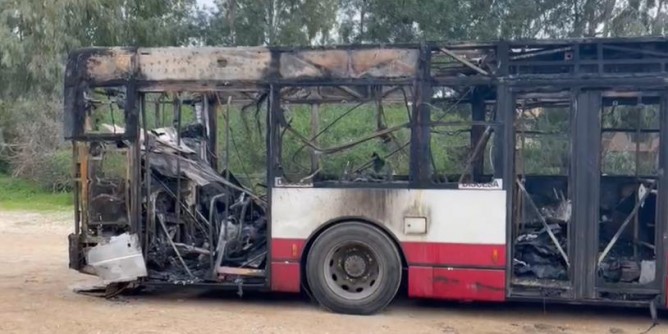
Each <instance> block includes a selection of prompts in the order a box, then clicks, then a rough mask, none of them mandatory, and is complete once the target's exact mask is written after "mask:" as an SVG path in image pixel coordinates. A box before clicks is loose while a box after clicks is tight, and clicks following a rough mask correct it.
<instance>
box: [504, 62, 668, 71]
mask: <svg viewBox="0 0 668 334" xmlns="http://www.w3.org/2000/svg"><path fill="white" fill-rule="evenodd" d="M667 61H668V59H608V60H581V61H580V62H579V63H578V65H597V64H603V65H638V64H640V65H647V64H664V63H666V62H667ZM510 64H511V65H512V66H551V65H553V66H575V65H576V63H575V62H574V61H572V60H530V61H517V62H512V63H510ZM601 73H606V72H601ZM641 73H645V72H641ZM649 73H661V72H649Z"/></svg>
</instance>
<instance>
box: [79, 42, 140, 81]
mask: <svg viewBox="0 0 668 334" xmlns="http://www.w3.org/2000/svg"><path fill="white" fill-rule="evenodd" d="M133 56H134V51H132V50H129V49H121V48H112V49H107V50H105V52H98V53H92V54H91V55H90V56H89V57H88V59H87V62H86V68H87V71H88V77H89V79H91V80H92V81H93V82H95V83H103V82H110V81H116V80H125V79H128V78H129V77H130V75H131V74H132V57H133Z"/></svg>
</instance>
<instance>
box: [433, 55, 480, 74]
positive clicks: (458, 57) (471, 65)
mask: <svg viewBox="0 0 668 334" xmlns="http://www.w3.org/2000/svg"><path fill="white" fill-rule="evenodd" d="M439 50H440V51H441V52H442V53H445V54H446V55H448V56H450V57H452V58H454V59H455V60H456V61H458V62H460V63H462V64H464V65H466V66H467V67H469V68H470V69H472V70H474V71H476V72H478V73H479V74H482V75H484V76H489V75H490V74H489V73H488V72H487V71H485V70H483V69H482V68H480V67H478V66H476V65H475V64H473V63H471V62H470V61H468V60H466V59H464V58H462V57H460V56H458V55H457V54H455V53H454V52H452V51H450V50H448V49H446V48H440V49H439Z"/></svg>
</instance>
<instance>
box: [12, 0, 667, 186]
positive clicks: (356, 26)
mask: <svg viewBox="0 0 668 334" xmlns="http://www.w3.org/2000/svg"><path fill="white" fill-rule="evenodd" d="M666 2H667V0H569V1H563V0H419V1H418V0H216V1H214V6H213V7H207V8H202V7H201V6H198V5H197V3H196V1H195V0H58V1H56V0H3V1H0V77H2V80H1V81H0V174H9V175H12V176H15V177H20V178H25V179H31V180H33V181H34V182H36V183H37V184H38V185H39V186H40V187H41V188H43V189H47V190H49V191H63V190H67V188H68V184H69V182H68V180H69V174H70V165H69V160H68V159H69V158H68V157H69V155H70V149H69V147H68V145H67V143H65V142H64V141H63V140H62V135H61V133H62V131H61V128H62V79H63V71H64V60H65V57H66V55H67V53H68V51H70V50H72V49H74V48H78V47H84V46H112V45H129V46H172V45H177V46H182V45H216V46H231V45H247V46H251V45H278V44H281V45H321V44H331V43H371V42H414V41H421V40H490V39H496V38H543V37H555V38H558V37H584V36H599V37H613V36H638V35H665V33H666V28H667V27H668V12H667V11H666V5H667V4H666ZM336 112H337V111H332V113H333V114H336ZM304 114H306V113H304ZM358 115H359V113H358ZM359 117H360V118H359V119H358V120H357V121H355V120H353V121H349V122H350V123H348V124H350V125H351V127H350V128H351V129H352V128H354V126H353V125H354V124H360V122H368V120H366V119H364V117H365V116H359ZM295 122H296V123H295V124H302V125H304V126H306V125H307V121H305V120H301V121H300V120H297V119H296V120H295ZM346 129H347V128H346V127H343V128H342V130H341V132H340V133H341V134H340V135H338V136H339V137H342V138H344V139H345V138H347V137H348V136H349V137H351V138H356V137H357V134H356V133H355V131H357V130H354V131H353V130H350V131H349V132H350V133H347V132H346ZM238 140H239V141H243V143H244V145H246V146H248V145H251V144H252V143H262V141H261V140H260V139H259V138H250V140H246V141H244V138H243V137H241V136H240V137H239V139H238ZM245 149H247V150H250V151H254V150H256V148H254V147H252V146H248V147H245ZM367 153H368V152H365V153H364V155H365V156H366V154H367ZM258 156H260V155H257V154H253V155H251V158H248V159H257V157H258ZM230 160H231V161H232V162H234V161H235V158H234V157H230ZM237 160H239V159H237ZM239 162H241V161H240V160H239ZM335 163H337V164H338V163H339V162H335ZM243 164H245V165H250V166H261V164H260V163H259V162H258V161H253V160H250V161H246V162H244V163H243Z"/></svg>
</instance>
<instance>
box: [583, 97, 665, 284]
mask: <svg viewBox="0 0 668 334" xmlns="http://www.w3.org/2000/svg"><path fill="white" fill-rule="evenodd" d="M648 100H649V98H647V97H644V98H643V96H642V94H638V96H637V97H630V98H624V99H615V98H604V99H603V108H602V110H601V171H600V172H601V181H600V182H601V185H600V217H599V255H598V258H597V263H596V264H597V269H598V274H599V275H598V277H599V280H600V281H601V282H602V283H603V284H606V283H607V284H619V283H631V284H638V285H648V284H652V283H655V282H656V222H657V214H658V212H657V203H656V200H657V182H658V181H657V180H658V177H659V169H658V167H659V165H658V162H659V152H660V150H659V148H660V142H659V124H660V122H659V110H660V107H659V103H658V102H657V101H656V100H655V101H651V100H649V101H648Z"/></svg>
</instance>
